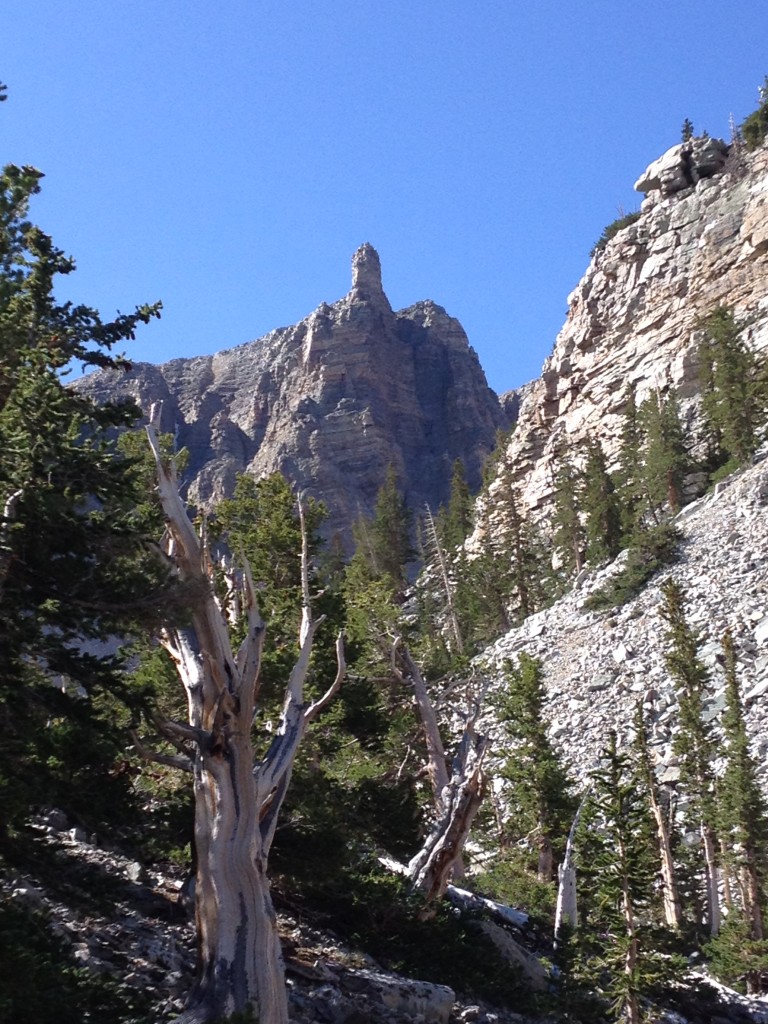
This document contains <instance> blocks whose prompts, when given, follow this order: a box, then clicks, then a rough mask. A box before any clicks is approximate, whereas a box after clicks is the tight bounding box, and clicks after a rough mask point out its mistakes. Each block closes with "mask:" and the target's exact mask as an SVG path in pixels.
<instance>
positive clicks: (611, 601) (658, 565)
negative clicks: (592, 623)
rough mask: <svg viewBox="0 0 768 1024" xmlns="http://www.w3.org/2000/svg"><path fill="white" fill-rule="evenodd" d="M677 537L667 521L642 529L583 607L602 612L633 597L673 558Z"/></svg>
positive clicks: (678, 538) (677, 541)
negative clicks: (621, 561)
mask: <svg viewBox="0 0 768 1024" xmlns="http://www.w3.org/2000/svg"><path fill="white" fill-rule="evenodd" d="M679 540H680V535H679V533H678V532H677V530H676V529H675V528H674V526H672V525H671V524H670V523H662V524H661V525H660V526H655V527H652V528H650V529H647V530H643V531H642V532H641V533H639V534H638V535H637V537H636V540H635V543H634V544H633V546H632V547H630V548H629V550H628V551H627V553H626V556H625V557H626V561H625V562H624V566H623V567H622V569H621V571H620V572H618V573H617V574H616V575H615V576H614V577H613V578H612V579H611V580H609V581H608V583H606V584H605V586H604V587H602V588H601V589H600V590H596V591H595V592H594V593H593V594H590V596H589V597H588V598H587V600H586V601H585V602H584V607H585V608H587V609H589V610H590V611H602V610H603V609H606V608H616V607H620V606H621V605H623V604H626V603H627V601H631V600H632V599H633V598H635V597H637V595H638V594H639V593H640V592H641V591H642V589H643V587H645V585H646V584H647V583H648V581H649V580H650V579H651V578H652V577H653V576H654V575H655V573H657V572H658V570H659V569H662V568H664V566H666V565H671V564H672V563H673V562H675V561H676V559H677V556H678V543H679Z"/></svg>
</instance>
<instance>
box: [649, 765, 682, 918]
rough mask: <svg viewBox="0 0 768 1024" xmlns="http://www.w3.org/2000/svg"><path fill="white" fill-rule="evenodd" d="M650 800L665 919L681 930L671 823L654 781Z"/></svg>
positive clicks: (651, 785)
mask: <svg viewBox="0 0 768 1024" xmlns="http://www.w3.org/2000/svg"><path fill="white" fill-rule="evenodd" d="M648 796H649V801H650V804H651V811H652V812H653V818H654V821H655V822H656V837H657V845H658V850H659V858H660V861H661V884H662V898H663V903H664V921H665V923H666V924H667V925H668V926H669V927H670V928H674V929H675V931H679V930H680V928H681V927H682V925H683V911H682V907H681V906H680V895H679V893H678V891H677V878H676V876H675V861H674V858H673V856H672V842H671V840H670V836H669V824H668V822H667V818H666V815H665V814H664V808H663V807H662V805H661V802H660V801H659V794H658V793H657V791H656V786H655V784H654V781H653V780H651V784H650V786H649V793H648Z"/></svg>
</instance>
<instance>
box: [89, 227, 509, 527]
mask: <svg viewBox="0 0 768 1024" xmlns="http://www.w3.org/2000/svg"><path fill="white" fill-rule="evenodd" d="M79 386H80V387H81V388H82V389H83V390H85V391H87V392H88V393H89V394H91V395H93V396H94V397H96V398H97V399H98V400H100V401H106V400H109V399H115V398H117V397H120V396H130V397H132V398H133V399H135V400H136V401H137V402H138V403H139V405H140V406H141V407H142V409H144V410H145V412H148V411H149V409H150V407H151V406H152V405H153V404H154V403H157V402H162V421H161V426H162V429H163V430H166V431H169V432H172V433H174V434H175V435H176V438H177V443H178V445H179V446H183V447H185V448H187V449H189V452H190V462H189V470H188V476H189V481H190V482H189V488H188V493H189V497H190V499H191V500H192V501H193V502H196V503H198V504H200V505H202V506H203V507H210V506H211V505H212V504H213V503H215V501H216V500H217V499H219V498H221V497H223V496H225V495H228V494H230V493H231V491H232V488H233V486H234V483H235V479H236V476H237V474H238V473H241V472H248V473H252V474H254V475H255V476H261V475H262V474H267V473H271V472H273V471H275V470H279V471H281V472H282V473H284V474H285V476H286V477H287V478H288V479H289V480H290V481H291V483H292V484H293V485H294V486H295V487H296V488H297V489H298V490H300V491H306V492H308V493H310V494H312V495H314V496H316V497H319V498H322V499H324V500H325V501H326V503H327V504H328V506H329V508H330V510H331V524H330V528H331V530H334V531H335V530H340V531H342V532H345V531H347V530H348V527H349V524H350V522H351V521H353V520H354V519H355V518H356V517H357V516H358V514H359V513H360V512H361V511H363V512H370V511H371V509H372V507H373V505H374V503H375V499H376V495H377V491H378V489H379V487H380V485H381V484H382V482H383V480H384V477H385V474H386V470H387V467H388V465H389V464H390V463H391V464H392V465H393V466H394V468H395V471H396V473H397V475H398V478H399V481H400V484H401V486H402V487H403V489H404V492H405V497H406V500H407V501H408V503H409V505H410V506H411V507H413V508H418V507H420V506H423V505H424V504H425V503H427V504H429V505H430V506H431V507H433V508H435V507H437V505H439V504H440V502H442V501H443V500H445V498H446V497H447V487H448V482H449V480H450V476H451V468H452V465H453V462H454V460H455V459H457V458H458V459H461V460H462V462H463V463H464V466H465V469H466V473H467V477H468V479H469V481H470V483H471V484H472V485H473V486H476V485H478V484H479V480H480V472H481V467H482V463H483V461H484V459H485V457H486V456H487V455H488V453H489V452H490V451H491V449H492V447H493V444H494V440H495V435H496V431H497V429H498V428H499V427H501V426H504V425H505V424H506V421H507V416H506V414H505V413H504V411H503V410H502V408H501V406H500V405H499V402H498V399H497V397H496V395H495V394H494V393H493V392H492V391H491V390H490V388H489V387H488V385H487V383H486V380H485V375H484V373H483V371H482V369H481V367H480V364H479V361H478V359H477V356H476V354H475V352H474V351H473V350H472V349H471V348H470V347H469V343H468V341H467V337H466V334H465V333H464V330H463V329H462V327H461V324H460V323H459V322H458V320H455V319H454V318H453V317H450V316H448V314H447V313H446V312H445V310H444V309H442V308H441V307H440V306H438V305H436V304H435V303H434V302H431V301H425V302H418V303H416V304H415V305H413V306H410V307H409V308H407V309H404V310H401V311H399V312H395V311H393V310H392V308H391V306H390V304H389V302H388V300H387V297H386V295H385V294H384V291H383V288H382V281H381V267H380V263H379V257H378V254H377V253H376V251H375V249H373V247H372V246H370V245H367V244H366V245H363V246H361V248H360V249H358V251H357V252H356V253H355V255H354V257H353V260H352V289H351V291H350V292H349V294H348V295H346V296H345V297H344V298H343V299H341V300H340V301H338V302H335V303H334V304H333V305H328V304H326V303H322V304H321V305H320V306H319V307H318V308H317V309H316V310H315V311H314V312H313V313H312V314H311V315H310V316H308V317H307V318H306V319H305V320H302V321H301V323H299V324H296V325H295V326H294V327H286V328H280V329H278V330H275V331H272V332H271V333H270V334H268V335H266V337H264V338H261V339H260V340H258V341H253V342H249V343H247V344H245V345H240V346H239V347H237V348H232V349H229V350H227V351H224V352H218V353H217V354H216V355H212V356H200V357H197V358H193V359H174V360H172V361H171V362H169V363H165V364H163V365H161V366H153V365H150V364H147V363H138V364H135V365H134V366H133V368H132V370H131V371H130V372H128V373H125V374H119V373H116V372H104V371H99V372H98V373H95V374H93V375H92V376H90V377H88V378H85V380H84V381H83V382H81V383H80V385H79Z"/></svg>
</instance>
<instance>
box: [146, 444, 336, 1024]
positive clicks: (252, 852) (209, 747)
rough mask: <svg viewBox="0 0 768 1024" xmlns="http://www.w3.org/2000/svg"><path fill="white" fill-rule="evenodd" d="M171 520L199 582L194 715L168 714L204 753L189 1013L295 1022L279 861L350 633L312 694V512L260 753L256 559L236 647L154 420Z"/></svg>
mask: <svg viewBox="0 0 768 1024" xmlns="http://www.w3.org/2000/svg"><path fill="white" fill-rule="evenodd" d="M148 434H149V439H150V444H151V446H152V450H153V453H154V456H155V461H156V464H157V472H158V481H159V493H160V500H161V503H162V506H163V510H164V512H165V516H166V520H167V537H166V544H165V549H166V552H167V554H168V556H169V558H170V559H171V560H172V562H173V564H174V566H175V568H176V571H177V572H178V575H179V577H180V579H182V580H183V581H185V582H186V583H188V584H190V585H191V592H192V593H193V595H194V596H193V601H192V610H191V626H190V627H189V628H188V629H172V630H167V631H166V632H165V633H164V634H163V637H162V642H163V644H164V646H165V647H166V649H167V650H168V651H169V653H170V655H171V657H172V658H173V660H174V663H175V665H176V668H177V671H178V674H179V677H180V679H181V682H182V684H183V686H184V689H185V692H186V696H187V704H188V712H189V718H188V722H187V723H181V722H165V723H163V730H164V731H165V733H166V735H170V736H174V737H175V738H176V740H177V742H178V743H179V744H186V745H187V749H189V752H190V754H191V756H192V759H193V761H194V794H195V842H196V847H197V858H198V859H197V877H196V892H195V899H196V924H197V935H198V968H199V970H198V978H197V982H196V985H195V987H194V989H193V992H192V995H191V997H190V1001H189V1005H188V1009H187V1011H186V1013H185V1014H184V1015H183V1016H182V1017H181V1018H179V1020H180V1021H182V1022H184V1024H192V1022H198V1021H199V1022H203V1021H207V1020H211V1019H214V1018H223V1017H227V1016H229V1015H231V1014H232V1013H236V1012H244V1011H245V1010H248V1009H253V1010H254V1011H255V1013H256V1016H257V1017H258V1019H259V1021H260V1024H288V1001H287V993H286V987H285V977H284V966H283V959H282V953H281V949H280V941H279V936H278V931H277V923H276V916H275V912H274V907H273V905H272V899H271V896H270V889H269V881H268V878H267V861H268V856H269V850H270V846H271V844H272V839H273V837H274V833H275V827H276V823H277V817H278V814H279V811H280V807H281V805H282V802H283V799H284V797H285V794H286V791H287V789H288V784H289V781H290V777H291V771H292V766H293V760H294V757H295V755H296V752H297V749H298V746H299V743H300V742H301V739H302V737H303V735H304V732H305V731H306V728H307V725H308V724H309V722H310V721H311V720H312V719H313V718H314V717H316V715H317V714H318V713H319V712H320V710H322V708H323V707H325V705H326V704H327V703H328V702H329V701H330V700H331V698H332V697H333V696H334V694H335V693H336V691H337V690H338V688H339V686H340V685H341V681H342V678H343V675H344V655H343V647H342V643H341V638H339V640H338V641H337V647H336V649H337V660H338V671H337V674H336V678H335V680H334V682H333V684H332V685H331V687H330V688H329V690H328V691H327V693H326V694H325V696H324V697H322V698H321V699H320V700H319V701H317V702H315V703H314V704H308V703H307V702H306V701H305V700H304V696H303V686H304V680H305V678H306V675H307V670H308V668H309V659H310V654H311V650H312V641H313V637H314V634H315V630H316V629H317V626H318V625H319V621H320V620H317V621H313V619H312V616H311V610H310V605H309V577H308V552H307V540H306V530H305V529H304V523H303V512H302V511H301V508H300V516H301V520H302V536H303V542H302V552H301V571H302V593H303V609H302V623H301V630H300V636H299V647H300V650H299V655H298V658H297V661H296V664H295V666H294V669H293V671H292V673H291V677H290V680H289V683H288V686H287V689H286V694H285V702H284V706H283V711H282V715H281V718H280V724H279V728H278V730H277V733H276V735H275V738H274V740H273V742H272V744H271V746H270V747H269V749H268V751H267V753H266V755H265V756H264V757H263V759H262V760H261V761H256V760H255V756H254V750H253V746H252V742H251V729H252V723H253V718H254V711H255V707H256V700H257V696H258V687H259V668H260V664H261V655H262V648H263V642H264V623H263V621H262V619H261V616H260V614H259V611H258V607H257V603H256V597H255V589H254V586H253V581H252V580H251V577H250V571H249V569H248V567H247V566H245V568H244V572H243V576H242V592H243V593H242V607H243V610H244V613H245V618H246V622H247V632H246V636H245V639H244V640H243V642H242V644H241V646H240V648H239V650H238V651H237V653H234V652H233V650H232V647H231V642H230V634H229V629H228V615H227V610H226V608H224V607H222V603H221V602H220V601H219V599H218V598H217V596H216V593H215V591H214V589H213V587H212V586H211V582H210V570H211V564H210V559H209V556H208V552H207V549H206V546H205V544H204V543H203V542H202V541H201V538H200V537H199V536H198V534H197V532H196V531H195V529H194V528H193V526H192V524H191V523H190V521H189V519H188V517H187V514H186V509H185V507H184V504H183V502H182V501H181V498H180V497H179V493H178V489H177V486H176V482H175V479H174V475H173V471H172V469H169V468H168V467H167V466H166V465H165V464H164V461H163V458H162V455H161V452H160V449H159V446H158V443H157V439H156V436H155V434H154V431H153V429H152V428H151V427H150V428H148Z"/></svg>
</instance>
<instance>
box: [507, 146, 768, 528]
mask: <svg viewBox="0 0 768 1024" xmlns="http://www.w3.org/2000/svg"><path fill="white" fill-rule="evenodd" d="M726 149H727V147H725V145H724V144H723V143H722V142H720V141H719V140H712V139H696V140H692V142H691V143H690V144H688V145H685V146H676V147H674V148H673V149H671V150H670V151H669V152H668V153H666V154H665V155H664V156H663V157H662V158H661V159H660V160H658V161H656V162H655V163H653V164H651V166H650V167H649V168H648V170H647V171H646V172H645V174H644V175H643V176H642V177H641V178H640V180H639V181H638V183H637V185H636V188H638V189H640V190H642V191H646V192H647V196H646V198H645V199H644V200H643V202H642V205H641V215H640V217H639V219H638V220H637V221H635V222H634V223H633V224H631V225H630V226H628V227H626V228H624V229H623V230H621V231H619V232H618V234H616V235H615V237H614V238H613V239H611V240H610V241H609V242H608V243H607V244H606V245H605V247H604V248H603V249H601V250H600V251H597V252H596V253H595V255H594V257H593V259H592V261H591V262H590V265H589V267H588V269H587V272H586V274H585V275H584V277H583V278H582V280H581V281H580V282H579V284H578V286H577V287H576V289H575V290H574V291H573V293H572V294H571V295H570V296H569V300H568V302H569V311H568V318H567V320H566V323H565V325H564V327H563V329H562V331H561V332H560V334H559V335H558V338H557V341H556V343H555V347H554V351H553V353H552V355H551V356H550V357H549V358H548V359H547V360H546V362H545V363H544V367H543V370H542V375H541V377H540V378H539V380H538V381H536V382H535V383H534V385H533V386H532V387H531V388H530V390H528V391H527V393H526V394H525V397H524V400H523V401H522V403H521V407H520V410H519V418H518V423H517V426H516V429H515V431H514V434H513V435H512V437H511V440H510V443H509V447H508V452H507V454H508V461H509V462H510V463H511V464H512V466H513V470H514V473H515V475H516V477H517V479H518V482H519V483H520V485H521V487H522V489H523V492H524V497H525V501H526V504H527V505H528V506H529V507H538V508H540V509H541V508H543V507H545V506H546V504H547V502H548V499H549V496H550V494H551V490H552V480H553V463H554V461H555V457H556V454H557V452H558V450H559V449H560V448H568V449H570V450H573V448H574V445H575V444H576V443H577V442H578V441H580V440H581V439H583V438H584V437H586V436H587V435H589V434H591V435H593V436H595V437H598V438H599V439H600V440H601V441H602V442H603V444H604V446H605V447H606V449H607V451H608V453H609V454H613V453H615V452H616V450H617V447H618V442H619V438H620V433H621V429H620V428H621V414H622V411H623V408H624V404H625V400H626V397H625V396H626V392H627V389H628V388H631V389H632V390H633V391H634V392H635V395H636V398H637V400H638V402H641V401H643V399H644V398H645V397H647V395H648V394H649V393H650V392H651V390H652V389H655V388H661V389H662V390H666V389H674V390H675V391H676V392H677V394H678V397H679V398H680V399H681V405H682V410H683V413H684V415H685V416H686V417H687V420H688V426H689V428H690V430H691V431H692V432H694V433H695V430H696V423H697V401H696V398H697V395H698V391H699V385H698V360H697V348H698V344H699V340H700V332H699V331H698V330H697V321H698V320H699V318H700V317H701V316H702V315H706V314H707V313H708V312H710V311H711V310H712V309H713V308H714V307H715V306H717V305H718V304H727V305H730V306H732V307H733V308H734V310H735V311H736V313H737V314H738V315H742V316H749V317H752V318H754V319H753V323H752V326H751V327H750V328H749V340H750V343H751V344H752V345H753V346H754V347H755V348H756V349H765V348H766V347H768V148H766V147H763V148H761V149H759V150H758V151H756V152H754V153H745V152H742V151H740V150H739V151H734V152H731V153H730V154H729V155H728V157H727V160H726Z"/></svg>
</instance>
